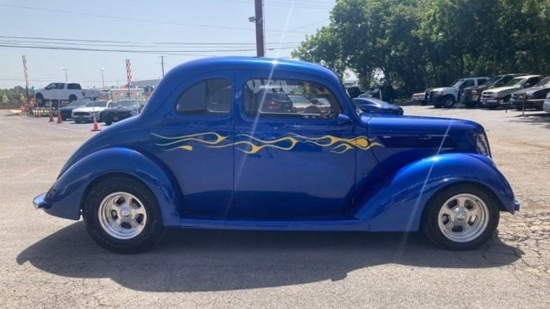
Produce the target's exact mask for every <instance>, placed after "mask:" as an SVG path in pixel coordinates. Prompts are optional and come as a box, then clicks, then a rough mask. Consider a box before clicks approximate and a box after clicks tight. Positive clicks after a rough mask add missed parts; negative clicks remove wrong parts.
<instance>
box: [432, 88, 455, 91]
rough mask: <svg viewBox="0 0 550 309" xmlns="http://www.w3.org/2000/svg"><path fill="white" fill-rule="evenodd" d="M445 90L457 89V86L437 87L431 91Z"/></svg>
mask: <svg viewBox="0 0 550 309" xmlns="http://www.w3.org/2000/svg"><path fill="white" fill-rule="evenodd" d="M445 90H455V91H458V89H457V88H453V87H438V88H432V89H431V91H445Z"/></svg>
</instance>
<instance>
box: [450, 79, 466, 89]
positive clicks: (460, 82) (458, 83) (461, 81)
mask: <svg viewBox="0 0 550 309" xmlns="http://www.w3.org/2000/svg"><path fill="white" fill-rule="evenodd" d="M463 82H464V80H463V79H459V80H457V81H456V82H454V83H453V85H452V86H451V87H452V88H460V85H462V83H463Z"/></svg>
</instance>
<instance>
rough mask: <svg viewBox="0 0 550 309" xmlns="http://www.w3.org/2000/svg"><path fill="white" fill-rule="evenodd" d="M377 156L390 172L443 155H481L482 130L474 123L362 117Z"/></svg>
mask: <svg viewBox="0 0 550 309" xmlns="http://www.w3.org/2000/svg"><path fill="white" fill-rule="evenodd" d="M361 118H362V121H364V122H365V123H366V125H367V132H368V133H367V137H368V142H369V144H370V145H371V146H372V147H371V149H372V151H373V154H374V156H375V157H376V159H377V160H378V162H379V163H380V164H381V166H383V167H384V169H387V170H388V171H397V170H398V169H399V168H400V167H402V166H403V165H406V164H408V163H412V162H415V161H417V160H421V159H423V158H429V157H433V156H436V155H438V154H444V153H455V152H464V153H478V150H477V149H476V138H477V135H478V134H481V133H482V132H483V131H484V129H483V127H482V126H481V125H480V124H479V123H477V122H473V121H469V120H461V119H449V118H433V117H418V116H386V115H375V116H372V117H370V118H367V117H361Z"/></svg>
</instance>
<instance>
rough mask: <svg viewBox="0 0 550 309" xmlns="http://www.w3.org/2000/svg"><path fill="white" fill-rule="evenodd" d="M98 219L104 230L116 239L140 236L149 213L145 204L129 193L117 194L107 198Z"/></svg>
mask: <svg viewBox="0 0 550 309" xmlns="http://www.w3.org/2000/svg"><path fill="white" fill-rule="evenodd" d="M97 215H98V216H97V217H98V220H99V224H100V225H101V227H102V228H103V230H104V231H105V232H106V233H107V234H109V235H110V236H112V237H114V238H116V239H131V238H134V237H136V236H138V235H139V234H140V233H141V232H142V231H143V229H144V228H145V226H146V224H147V211H146V209H145V207H144V206H143V203H142V202H141V201H140V200H139V199H138V198H136V197H135V196H134V195H132V194H130V193H127V192H115V193H112V194H110V195H108V196H107V197H105V198H104V199H103V200H102V201H101V203H100V205H99V207H98V209H97Z"/></svg>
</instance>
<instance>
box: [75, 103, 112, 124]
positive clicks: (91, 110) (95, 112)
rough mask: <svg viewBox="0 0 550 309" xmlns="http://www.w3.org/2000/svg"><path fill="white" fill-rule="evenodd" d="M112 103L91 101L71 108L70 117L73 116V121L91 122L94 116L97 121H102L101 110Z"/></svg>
mask: <svg viewBox="0 0 550 309" xmlns="http://www.w3.org/2000/svg"><path fill="white" fill-rule="evenodd" d="M113 105H114V102H112V101H91V102H90V103H88V104H86V105H85V106H82V107H77V108H75V109H73V112H72V113H71V118H73V120H74V122H75V123H80V122H91V121H93V120H94V118H95V120H96V121H97V122H103V119H101V111H102V110H104V109H106V108H108V107H112V106H113Z"/></svg>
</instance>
